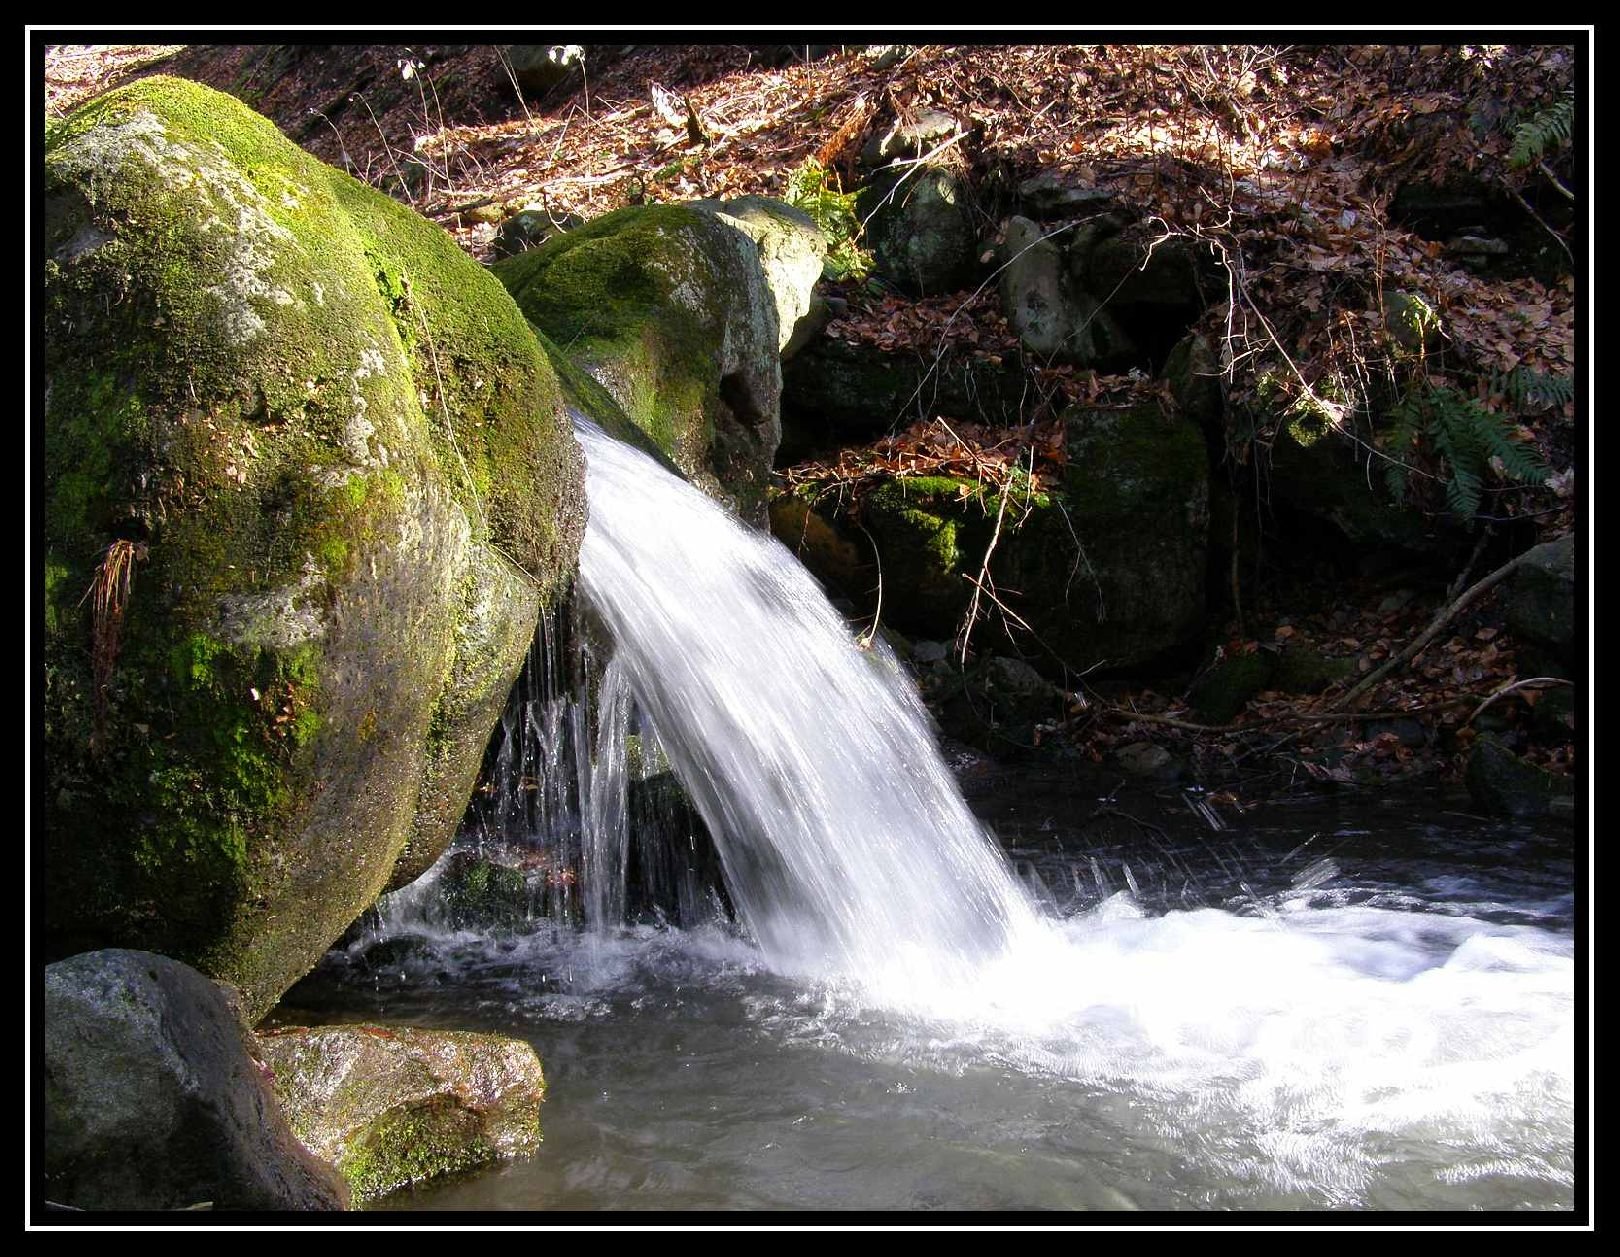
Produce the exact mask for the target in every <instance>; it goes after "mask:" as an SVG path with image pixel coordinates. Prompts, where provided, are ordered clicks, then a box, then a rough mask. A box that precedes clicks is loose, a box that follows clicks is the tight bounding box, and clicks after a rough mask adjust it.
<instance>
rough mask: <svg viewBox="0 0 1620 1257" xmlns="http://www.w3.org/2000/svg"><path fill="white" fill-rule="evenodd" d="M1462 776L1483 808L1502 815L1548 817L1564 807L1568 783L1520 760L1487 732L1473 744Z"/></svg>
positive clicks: (1469, 791) (1472, 795)
mask: <svg viewBox="0 0 1620 1257" xmlns="http://www.w3.org/2000/svg"><path fill="white" fill-rule="evenodd" d="M1463 779H1464V781H1465V782H1466V783H1467V785H1468V795H1469V797H1470V798H1471V799H1473V801H1474V803H1475V805H1476V806H1478V807H1480V808H1481V809H1483V810H1484V811H1487V812H1494V813H1496V814H1498V815H1503V816H1545V815H1546V814H1547V813H1548V812H1551V811H1555V810H1562V809H1561V808H1560V807H1559V802H1560V799H1561V798H1562V797H1563V796H1566V795H1567V794H1568V793H1569V783H1568V782H1567V781H1564V780H1562V779H1560V778H1558V777H1554V776H1553V775H1552V774H1551V773H1549V772H1546V771H1544V770H1543V769H1540V768H1537V767H1536V766H1535V765H1534V764H1531V763H1527V762H1526V761H1524V760H1522V759H1520V758H1519V757H1518V756H1517V755H1515V754H1514V753H1513V752H1512V751H1510V750H1508V748H1507V747H1506V746H1504V745H1503V744H1502V743H1501V741H1500V740H1498V739H1497V738H1496V737H1495V736H1493V735H1491V734H1486V735H1484V736H1483V737H1481V738H1480V739H1479V741H1478V742H1477V743H1475V745H1474V751H1473V754H1471V755H1470V756H1469V757H1468V767H1467V769H1466V770H1465V771H1464V774H1463Z"/></svg>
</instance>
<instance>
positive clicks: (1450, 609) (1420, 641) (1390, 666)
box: [1336, 550, 1530, 710]
mask: <svg viewBox="0 0 1620 1257" xmlns="http://www.w3.org/2000/svg"><path fill="white" fill-rule="evenodd" d="M1529 553H1530V552H1529V551H1528V550H1526V551H1525V552H1524V553H1523V554H1519V555H1516V556H1514V557H1513V558H1511V559H1509V560H1508V561H1507V562H1506V563H1504V564H1502V566H1501V567H1499V568H1497V569H1496V570H1495V571H1494V572H1492V573H1490V575H1488V576H1482V577H1481V578H1480V579H1479V580H1477V581H1475V582H1474V583H1473V584H1472V585H1470V586H1469V587H1468V588H1467V589H1466V590H1465V591H1464V592H1463V593H1462V594H1460V595H1459V596H1458V597H1457V598H1455V599H1454V600H1453V601H1452V602H1450V603H1449V604H1447V605H1446V606H1444V607H1442V608H1441V609H1440V611H1439V613H1438V614H1437V615H1436V616H1435V617H1434V619H1433V620H1431V621H1430V622H1429V627H1428V628H1426V629H1424V630H1423V632H1421V633H1420V634H1418V636H1417V637H1416V638H1414V639H1413V641H1412V644H1411V645H1410V646H1408V647H1407V648H1406V649H1405V650H1403V651H1401V653H1400V654H1398V655H1395V656H1393V657H1391V658H1390V659H1389V660H1387V661H1386V662H1385V663H1384V665H1383V666H1382V667H1380V668H1378V669H1377V670H1376V671H1374V672H1370V673H1368V674H1367V676H1366V677H1364V678H1363V679H1362V680H1361V681H1360V682H1359V683H1358V684H1357V685H1355V686H1354V687H1353V688H1352V689H1350V690H1349V691H1348V692H1347V693H1346V694H1345V695H1344V697H1343V698H1341V699H1340V700H1339V701H1338V703H1337V704H1336V706H1337V707H1338V708H1339V709H1340V710H1343V709H1344V708H1346V707H1348V706H1350V704H1351V703H1353V702H1355V701H1356V700H1357V699H1358V698H1360V697H1361V696H1362V695H1363V694H1365V693H1366V692H1367V691H1368V690H1370V689H1371V688H1372V687H1373V686H1375V685H1377V684H1378V682H1380V681H1382V680H1383V679H1384V678H1385V677H1386V676H1388V675H1389V674H1390V673H1391V672H1393V671H1394V670H1395V669H1396V668H1398V667H1400V666H1401V665H1403V664H1405V663H1407V662H1409V661H1410V660H1412V659H1414V658H1416V657H1417V656H1418V655H1419V654H1420V653H1422V651H1423V648H1424V647H1425V646H1427V645H1428V644H1429V643H1430V642H1432V641H1433V640H1434V639H1435V637H1436V636H1438V635H1439V633H1440V630H1441V629H1443V628H1445V626H1446V625H1448V624H1450V623H1451V621H1452V619H1453V618H1454V617H1455V616H1456V615H1457V613H1458V612H1460V611H1461V610H1463V608H1465V607H1467V606H1469V605H1470V604H1472V603H1473V602H1475V601H1476V600H1477V599H1478V598H1479V597H1480V596H1481V595H1482V594H1484V593H1486V592H1487V591H1488V590H1490V589H1491V588H1492V587H1493V586H1495V585H1496V584H1497V583H1498V582H1500V581H1502V580H1505V579H1506V578H1507V577H1509V576H1511V575H1512V574H1513V573H1514V572H1515V571H1516V570H1517V569H1518V567H1519V565H1520V564H1521V563H1523V562H1524V559H1525V555H1527V554H1529Z"/></svg>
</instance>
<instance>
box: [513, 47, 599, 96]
mask: <svg viewBox="0 0 1620 1257" xmlns="http://www.w3.org/2000/svg"><path fill="white" fill-rule="evenodd" d="M506 59H507V62H508V63H509V64H510V65H511V67H512V74H513V77H515V78H516V79H517V82H518V86H519V87H520V88H522V89H523V91H524V92H526V93H528V94H529V95H530V96H544V95H545V94H546V93H547V92H549V91H550V90H551V89H552V88H554V87H556V86H557V85H558V84H559V83H564V82H567V81H569V80H571V79H573V80H577V79H579V78H581V76H582V73H583V69H582V67H583V66H584V64H585V49H584V47H583V46H582V45H580V44H510V45H508V47H507V49H506Z"/></svg>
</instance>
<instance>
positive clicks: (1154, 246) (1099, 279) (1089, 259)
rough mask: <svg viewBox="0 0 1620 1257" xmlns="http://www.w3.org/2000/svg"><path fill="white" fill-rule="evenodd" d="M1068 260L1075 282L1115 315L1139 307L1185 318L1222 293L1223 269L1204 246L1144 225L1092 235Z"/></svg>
mask: <svg viewBox="0 0 1620 1257" xmlns="http://www.w3.org/2000/svg"><path fill="white" fill-rule="evenodd" d="M1074 261H1075V263H1076V266H1077V270H1078V275H1077V278H1079V279H1080V281H1081V287H1082V288H1083V289H1084V290H1085V291H1086V292H1088V293H1090V294H1091V296H1093V297H1095V298H1096V299H1097V300H1099V301H1101V302H1103V303H1104V304H1106V305H1107V307H1108V309H1109V312H1110V313H1112V314H1114V315H1115V316H1121V315H1123V314H1125V313H1127V312H1131V311H1133V310H1134V309H1135V308H1137V307H1141V308H1142V313H1143V315H1144V316H1145V317H1148V318H1153V319H1158V320H1164V319H1183V320H1186V321H1191V320H1192V319H1193V318H1195V317H1196V316H1197V315H1198V314H1199V313H1201V312H1202V311H1203V309H1204V307H1205V306H1207V305H1208V304H1209V303H1210V302H1211V301H1213V300H1218V299H1219V300H1224V299H1225V297H1226V288H1227V285H1226V276H1225V273H1224V272H1223V271H1222V269H1221V266H1220V263H1219V261H1218V255H1217V254H1216V253H1214V252H1213V251H1212V250H1211V248H1210V247H1209V246H1208V245H1205V244H1202V243H1200V242H1199V241H1197V240H1194V239H1192V238H1191V237H1188V236H1171V237H1170V238H1169V239H1161V238H1160V237H1159V233H1156V232H1155V231H1153V230H1152V228H1150V227H1147V226H1136V227H1128V228H1126V229H1125V230H1124V231H1121V232H1118V233H1117V234H1114V235H1110V236H1107V237H1105V238H1103V239H1101V240H1098V241H1097V242H1096V244H1095V245H1094V246H1093V247H1092V248H1091V249H1090V250H1089V252H1087V253H1086V254H1085V255H1084V256H1083V257H1079V256H1077V257H1075V258H1074Z"/></svg>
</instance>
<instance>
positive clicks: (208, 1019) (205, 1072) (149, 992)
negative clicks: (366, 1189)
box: [44, 950, 348, 1211]
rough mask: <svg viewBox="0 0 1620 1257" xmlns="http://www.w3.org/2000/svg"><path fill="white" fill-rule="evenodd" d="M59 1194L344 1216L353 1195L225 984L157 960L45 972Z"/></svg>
mask: <svg viewBox="0 0 1620 1257" xmlns="http://www.w3.org/2000/svg"><path fill="white" fill-rule="evenodd" d="M44 1015H45V1069H44V1075H45V1139H44V1165H45V1175H44V1182H45V1192H46V1194H47V1195H48V1196H49V1197H50V1198H51V1199H52V1200H55V1201H58V1202H59V1203H62V1204H65V1205H71V1206H73V1207H75V1208H78V1209H85V1210H104V1209H119V1210H149V1209H190V1208H194V1207H196V1206H198V1205H203V1204H207V1205H210V1206H211V1207H212V1208H213V1209H214V1210H216V1211H223V1210H244V1209H246V1210H291V1209H299V1210H306V1209H307V1210H331V1209H343V1208H346V1207H347V1203H348V1190H347V1187H346V1186H345V1184H344V1182H343V1181H342V1179H341V1178H339V1177H338V1175H337V1174H336V1173H334V1172H333V1170H332V1169H331V1168H330V1167H329V1166H327V1165H325V1164H323V1163H322V1162H321V1161H319V1160H318V1159H317V1158H316V1157H314V1156H312V1155H310V1153H309V1151H308V1150H307V1149H306V1148H304V1147H303V1145H301V1144H300V1143H299V1141H298V1139H297V1138H296V1136H295V1135H294V1134H293V1131H292V1130H291V1129H290V1128H289V1126H288V1123H287V1119H286V1117H285V1116H283V1114H282V1111H281V1108H280V1106H279V1105H278V1103H277V1101H276V1098H275V1096H274V1094H273V1093H272V1091H271V1088H270V1084H269V1082H268V1080H267V1078H266V1076H265V1073H264V1071H263V1069H262V1067H261V1066H260V1065H259V1063H258V1061H257V1060H256V1059H255V1058H256V1056H257V1051H256V1049H255V1048H254V1047H253V1045H252V1040H251V1039H250V1037H249V1036H248V1035H247V1033H246V1032H245V1031H244V1030H243V1029H242V1027H241V1026H240V1025H239V1024H238V1022H237V1018H236V1016H235V1014H234V1013H233V1012H232V1010H231V1007H230V1005H229V1003H228V1002H227V1000H226V997H225V995H224V994H223V993H222V992H221V991H220V990H219V988H218V987H216V986H215V985H214V983H212V982H210V981H209V980H208V979H207V978H205V977H204V976H203V975H202V974H200V973H198V972H197V971H196V970H195V969H192V968H190V967H188V966H186V965H183V964H180V963H179V962H178V961H174V960H170V959H169V958H168V957H166V956H159V955H156V954H154V953H151V952H140V951H124V950H108V951H99V952H88V953H85V954H83V955H79V956H73V957H71V958H69V959H67V960H62V961H58V962H57V963H56V964H53V965H49V966H47V967H46V970H45V1001H44Z"/></svg>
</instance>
